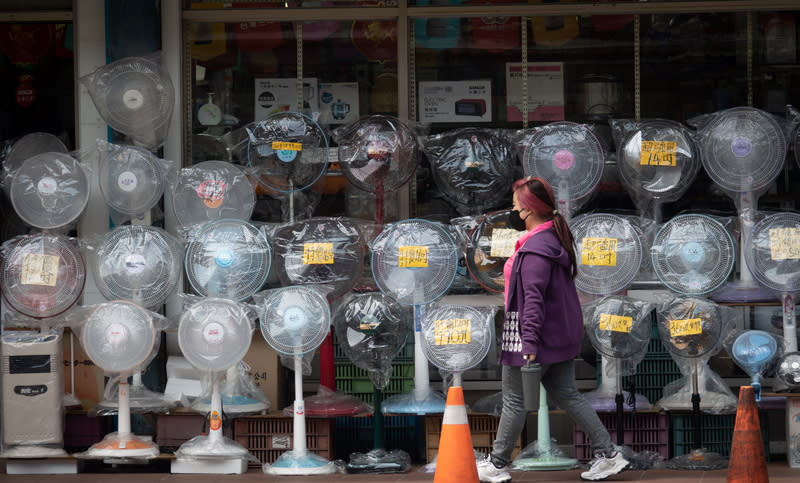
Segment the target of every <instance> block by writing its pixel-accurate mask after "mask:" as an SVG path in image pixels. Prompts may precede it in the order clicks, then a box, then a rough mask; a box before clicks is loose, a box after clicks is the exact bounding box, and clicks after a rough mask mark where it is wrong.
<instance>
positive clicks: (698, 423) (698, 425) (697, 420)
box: [692, 360, 703, 449]
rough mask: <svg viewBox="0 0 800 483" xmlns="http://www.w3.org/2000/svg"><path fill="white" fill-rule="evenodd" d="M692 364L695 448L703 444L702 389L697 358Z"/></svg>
mask: <svg viewBox="0 0 800 483" xmlns="http://www.w3.org/2000/svg"><path fill="white" fill-rule="evenodd" d="M692 365H693V366H694V367H693V368H692V369H693V370H692V419H693V426H694V448H695V449H700V448H702V446H703V439H702V429H703V428H702V424H703V421H702V418H701V417H700V390H699V387H698V386H699V383H698V376H697V371H698V368H697V361H696V360H695V361H694V362H693V363H692Z"/></svg>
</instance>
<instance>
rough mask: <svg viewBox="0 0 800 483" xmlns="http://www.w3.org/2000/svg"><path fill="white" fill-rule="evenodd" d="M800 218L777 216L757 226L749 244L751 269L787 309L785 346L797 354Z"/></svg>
mask: <svg viewBox="0 0 800 483" xmlns="http://www.w3.org/2000/svg"><path fill="white" fill-rule="evenodd" d="M798 240H800V215H799V214H797V213H774V214H772V215H769V216H766V217H765V218H763V219H761V221H759V222H758V223H756V224H755V226H753V230H752V231H751V233H750V236H749V237H748V238H747V240H746V242H745V250H744V251H745V261H746V263H747V268H748V269H749V270H750V272H751V273H752V274H753V276H754V277H755V278H756V280H758V282H759V283H760V284H761V285H763V286H764V287H767V288H768V289H770V290H771V291H773V292H774V293H776V294H777V295H778V298H779V300H780V301H781V305H782V307H783V343H784V348H785V349H786V352H797V322H796V319H795V311H794V305H795V303H794V295H795V294H796V293H797V292H800V258H798Z"/></svg>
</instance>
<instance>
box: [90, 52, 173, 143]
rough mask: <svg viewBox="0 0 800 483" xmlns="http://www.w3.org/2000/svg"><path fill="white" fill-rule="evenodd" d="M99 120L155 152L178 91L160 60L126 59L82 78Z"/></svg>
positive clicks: (160, 141) (162, 136)
mask: <svg viewBox="0 0 800 483" xmlns="http://www.w3.org/2000/svg"><path fill="white" fill-rule="evenodd" d="M80 81H81V83H83V85H84V86H86V88H87V90H88V91H89V95H90V96H91V98H92V102H94V105H95V107H96V108H97V111H98V112H99V113H100V117H102V118H103V120H104V121H105V122H106V123H108V125H109V126H111V128H112V129H115V130H117V131H119V132H121V133H123V134H126V135H128V136H129V137H130V138H131V140H132V141H133V143H134V144H137V145H139V146H143V147H145V148H147V149H151V150H155V149H157V148H159V147H161V145H162V144H163V143H164V139H165V137H166V134H167V130H168V128H169V121H170V118H171V116H172V109H173V106H174V104H175V89H174V88H173V86H172V80H171V79H170V77H169V74H168V72H167V70H166V69H164V68H163V67H162V66H161V65H160V58H156V56H153V58H152V59H151V58H145V57H126V58H124V59H120V60H117V61H115V62H112V63H110V64H107V65H104V66H101V67H99V68H98V69H97V70H95V71H94V72H92V73H91V74H89V75H86V76H84V77H81V79H80Z"/></svg>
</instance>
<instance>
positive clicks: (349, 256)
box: [272, 218, 364, 300]
mask: <svg viewBox="0 0 800 483" xmlns="http://www.w3.org/2000/svg"><path fill="white" fill-rule="evenodd" d="M272 242H273V245H275V252H276V255H277V257H276V261H277V263H276V270H277V272H278V277H279V278H280V280H281V283H282V284H283V285H307V284H324V285H326V286H329V287H331V288H332V291H331V292H329V293H328V299H329V300H333V299H335V298H338V297H340V296H341V295H343V294H344V293H346V292H347V291H349V290H350V289H351V288H353V285H355V283H356V281H357V280H358V279H359V277H361V274H362V270H363V267H364V243H363V241H362V239H361V234H360V232H359V230H358V227H357V226H356V225H355V223H353V222H352V221H351V220H348V219H345V218H312V219H309V220H303V221H300V222H297V223H293V224H289V225H286V226H284V227H282V228H280V229H279V230H277V232H276V233H275V236H274V237H273V239H272Z"/></svg>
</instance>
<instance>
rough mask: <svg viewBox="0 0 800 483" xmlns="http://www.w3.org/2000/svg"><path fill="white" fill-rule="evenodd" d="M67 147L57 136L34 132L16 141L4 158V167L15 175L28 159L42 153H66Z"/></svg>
mask: <svg viewBox="0 0 800 483" xmlns="http://www.w3.org/2000/svg"><path fill="white" fill-rule="evenodd" d="M66 152H67V147H66V146H65V145H64V143H63V142H62V141H61V140H60V139H59V138H58V137H56V136H54V135H52V134H50V133H46V132H32V133H30V134H26V135H24V136H22V137H21V138H19V139H17V140H16V141H14V144H12V145H11V148H10V149H9V150H8V154H6V156H5V158H3V167H4V168H5V169H6V171H8V172H9V173H12V174H13V173H14V171H16V170H17V169H19V167H20V166H22V163H24V162H25V161H26V160H27V159H28V158H32V157H34V156H36V155H37V154H42V153H66Z"/></svg>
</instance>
